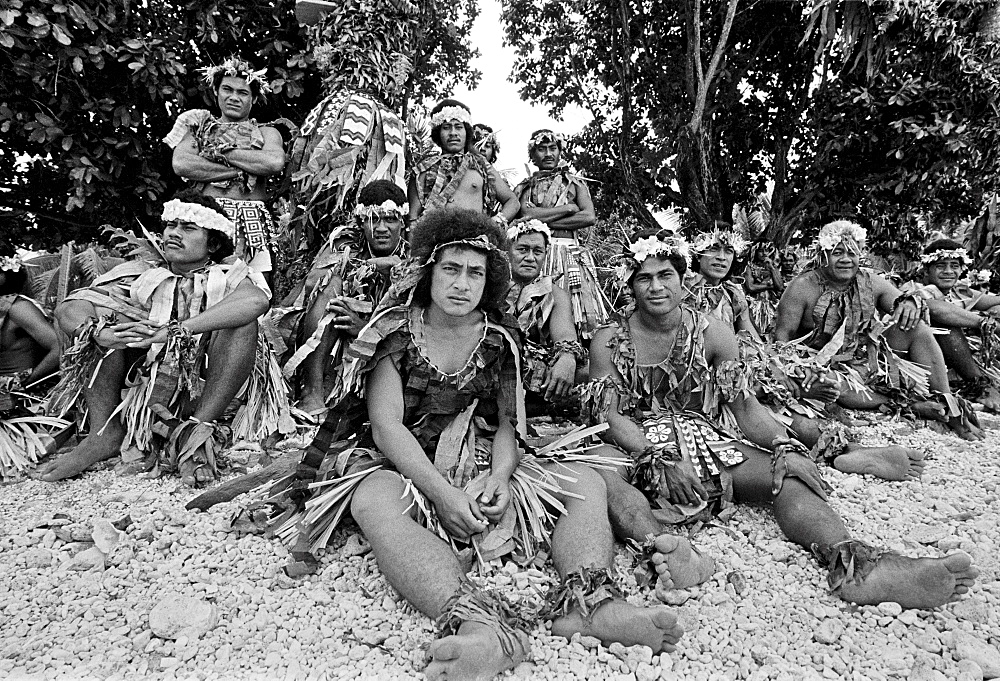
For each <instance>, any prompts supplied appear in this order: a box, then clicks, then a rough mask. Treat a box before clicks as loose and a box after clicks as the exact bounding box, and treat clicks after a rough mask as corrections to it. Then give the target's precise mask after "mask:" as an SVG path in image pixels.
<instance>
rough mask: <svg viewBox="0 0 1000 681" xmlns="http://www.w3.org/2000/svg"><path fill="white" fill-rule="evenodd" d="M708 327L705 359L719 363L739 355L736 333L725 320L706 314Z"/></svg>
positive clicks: (712, 362)
mask: <svg viewBox="0 0 1000 681" xmlns="http://www.w3.org/2000/svg"><path fill="white" fill-rule="evenodd" d="M706 319H707V320H708V327H707V328H706V329H705V359H706V360H707V361H708V362H709V364H718V363H719V362H725V361H728V360H732V359H736V358H737V357H738V356H739V346H738V345H737V342H736V334H735V333H733V330H732V329H731V328H730V327H729V325H728V324H726V323H725V322H723V321H721V320H719V319H716V318H715V317H712V316H708V315H706Z"/></svg>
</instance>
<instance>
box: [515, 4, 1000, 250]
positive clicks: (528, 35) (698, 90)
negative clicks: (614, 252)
mask: <svg viewBox="0 0 1000 681" xmlns="http://www.w3.org/2000/svg"><path fill="white" fill-rule="evenodd" d="M984 7H985V5H983V4H981V3H978V2H975V1H974V0H957V1H956V2H951V3H939V2H932V1H931V0H907V1H905V2H904V1H903V0H892V1H888V0H879V1H876V0H861V1H854V0H814V1H813V2H808V3H807V2H783V1H782V2H778V1H770V2H769V1H766V0H765V1H763V2H747V1H745V0H722V1H719V2H707V1H705V2H703V1H702V0H644V1H643V2H639V0H558V2H557V1H556V0H506V1H505V12H504V21H505V30H506V39H507V41H508V42H509V43H510V44H512V45H514V46H515V47H516V48H517V54H518V57H517V61H516V64H515V68H514V77H515V79H516V80H517V81H518V82H520V84H521V88H522V93H523V94H524V95H525V96H526V97H527V98H528V99H530V100H532V101H535V102H538V103H544V104H546V105H548V106H549V107H550V109H551V111H552V113H553V115H558V114H559V113H560V112H561V111H562V110H563V109H564V108H565V107H566V106H567V105H569V104H575V105H580V106H583V107H585V108H587V109H589V110H590V111H591V112H592V113H593V115H594V120H593V122H592V123H591V124H590V125H589V126H588V128H587V129H585V130H584V131H583V132H582V133H581V134H580V135H579V136H578V138H577V140H575V141H576V142H577V144H576V146H577V147H578V148H584V151H582V152H581V153H580V154H579V155H578V156H577V157H576V159H575V162H576V163H577V165H578V166H579V167H580V168H581V169H582V170H583V171H584V172H585V173H586V174H588V175H589V176H591V177H593V178H595V179H597V180H599V181H601V182H602V185H601V189H599V190H598V192H597V195H598V197H599V198H601V199H604V200H606V201H607V202H608V203H606V204H605V205H604V206H602V205H600V204H599V205H598V209H599V211H605V214H608V213H616V212H618V211H619V208H620V205H621V204H622V202H624V203H626V204H628V205H629V208H630V209H631V210H632V212H633V213H635V214H637V215H639V216H640V217H643V214H644V211H645V209H644V205H637V204H649V205H652V206H653V207H665V206H666V205H670V204H673V205H677V206H682V207H685V208H687V209H688V213H689V216H690V217H691V218H692V219H693V222H695V223H696V224H698V225H699V226H701V227H702V228H704V227H706V226H707V225H709V224H711V221H712V220H714V219H729V216H730V215H731V214H732V208H733V205H734V204H737V203H738V204H741V205H744V206H749V205H752V204H756V203H758V202H759V201H760V196H761V194H762V193H763V192H767V195H766V196H765V197H764V199H765V200H766V203H767V204H768V205H769V206H770V210H769V214H770V215H771V222H770V224H769V225H768V226H767V229H766V231H765V233H764V234H763V235H762V237H763V238H767V239H771V240H777V241H779V242H784V241H787V240H788V239H789V238H790V237H791V236H792V235H793V233H795V232H796V230H801V231H800V238H808V237H810V236H811V233H812V231H813V230H815V229H816V228H817V227H818V225H819V224H820V221H821V220H824V219H826V218H828V217H831V216H835V215H836V216H840V215H852V216H855V217H858V219H861V220H862V221H863V222H865V223H866V224H867V226H869V227H870V228H873V229H874V236H875V240H876V242H878V241H881V242H882V244H883V245H884V246H885V247H886V248H890V249H891V248H898V247H901V245H902V244H901V242H909V241H912V240H914V239H917V238H919V236H920V233H919V230H918V229H917V227H916V225H917V224H918V219H917V218H918V217H919V216H920V215H923V216H924V217H923V218H921V220H919V222H921V223H923V222H926V221H927V220H926V218H927V217H930V222H931V224H934V223H935V222H940V221H949V220H959V219H962V218H968V217H971V216H973V215H975V214H977V213H978V212H979V209H980V207H981V205H982V201H983V194H984V192H986V191H989V189H990V188H991V187H993V188H995V187H996V184H997V180H998V178H1000V174H998V172H997V170H998V169H997V168H996V162H997V154H996V152H995V150H996V149H997V148H998V147H997V142H998V141H1000V140H997V138H996V128H997V124H996V122H995V121H996V110H995V104H996V94H997V91H996V83H997V79H998V77H1000V62H998V61H997V60H996V56H997V55H996V50H997V48H996V45H995V44H994V43H992V42H990V41H989V40H986V39H984V38H983V36H980V35H979V34H978V33H977V26H978V23H977V22H978V20H979V18H980V17H981V15H982V13H983V10H984ZM905 225H910V226H911V227H912V229H910V230H906V229H902V230H901V229H900V227H901V226H905Z"/></svg>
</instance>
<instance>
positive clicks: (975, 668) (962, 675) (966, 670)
mask: <svg viewBox="0 0 1000 681" xmlns="http://www.w3.org/2000/svg"><path fill="white" fill-rule="evenodd" d="M958 678H959V679H962V681H983V678H984V677H983V669H982V667H980V666H979V665H978V664H976V663H975V662H973V661H972V660H959V661H958Z"/></svg>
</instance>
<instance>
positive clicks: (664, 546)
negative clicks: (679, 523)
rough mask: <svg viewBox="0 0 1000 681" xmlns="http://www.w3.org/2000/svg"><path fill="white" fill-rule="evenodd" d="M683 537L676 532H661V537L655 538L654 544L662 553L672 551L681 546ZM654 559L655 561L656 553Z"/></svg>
mask: <svg viewBox="0 0 1000 681" xmlns="http://www.w3.org/2000/svg"><path fill="white" fill-rule="evenodd" d="M682 541H683V539H682V538H681V537H678V536H677V535H675V534H661V535H660V536H659V537H657V538H656V539H654V540H653V546H654V547H656V550H657V551H659V552H660V553H672V552H674V551H676V550H677V549H678V548H679V547H680V546H681V542H682ZM653 559H654V561H655V559H656V554H655V553H654V554H653Z"/></svg>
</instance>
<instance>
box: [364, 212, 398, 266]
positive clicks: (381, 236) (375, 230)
mask: <svg viewBox="0 0 1000 681" xmlns="http://www.w3.org/2000/svg"><path fill="white" fill-rule="evenodd" d="M358 224H359V225H360V226H361V230H362V231H363V232H364V234H365V241H367V242H368V250H370V251H371V252H372V255H374V256H376V257H382V256H386V255H392V253H393V251H395V250H396V247H397V246H399V238H400V236H401V235H402V233H403V219H402V218H400V217H397V216H395V215H392V216H387V215H383V216H377V215H376V216H372V217H370V218H369V217H360V218H358Z"/></svg>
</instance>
